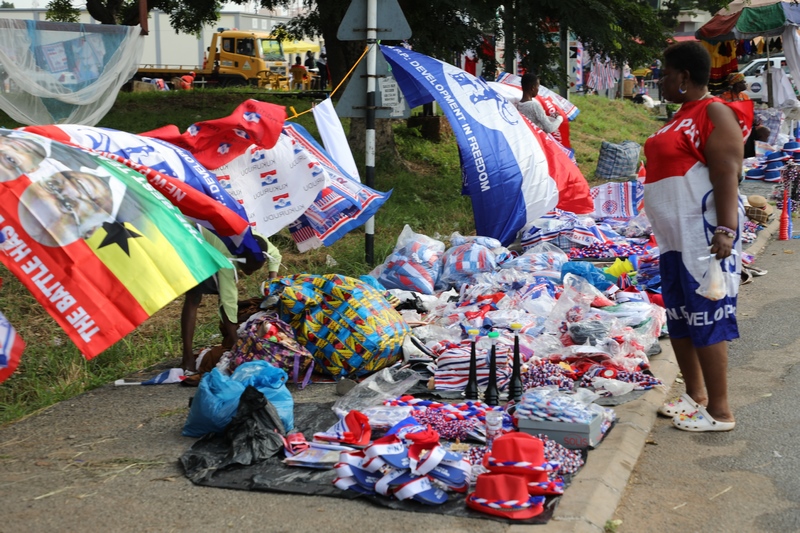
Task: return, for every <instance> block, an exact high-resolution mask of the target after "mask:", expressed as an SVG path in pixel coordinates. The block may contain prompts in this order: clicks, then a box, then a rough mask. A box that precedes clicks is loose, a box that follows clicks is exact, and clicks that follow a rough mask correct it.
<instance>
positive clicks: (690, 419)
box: [672, 405, 736, 432]
mask: <svg viewBox="0 0 800 533" xmlns="http://www.w3.org/2000/svg"><path fill="white" fill-rule="evenodd" d="M672 425H673V426H675V427H676V428H678V429H680V430H683V431H695V432H700V431H730V430H732V429H733V428H734V427H736V422H721V421H718V420H714V418H712V417H711V415H709V414H708V411H706V408H705V407H703V406H702V405H698V406H697V411H695V412H694V413H691V414H682V415H675V416H674V417H673V418H672Z"/></svg>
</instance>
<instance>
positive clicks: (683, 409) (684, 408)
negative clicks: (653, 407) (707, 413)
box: [658, 393, 700, 418]
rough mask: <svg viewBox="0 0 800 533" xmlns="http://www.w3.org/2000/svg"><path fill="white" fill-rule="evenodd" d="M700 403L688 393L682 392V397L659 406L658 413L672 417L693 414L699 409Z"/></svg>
mask: <svg viewBox="0 0 800 533" xmlns="http://www.w3.org/2000/svg"><path fill="white" fill-rule="evenodd" d="M699 405H700V404H698V403H697V402H695V401H694V400H692V397H691V396H689V395H688V394H685V393H684V394H682V395H681V396H680V398H678V399H676V400H672V401H670V402H666V403H664V404H662V405H661V407H659V408H658V414H660V415H663V416H668V417H670V418H672V417H674V416H677V415H687V414H692V413H693V412H695V411H697V408H698V407H699Z"/></svg>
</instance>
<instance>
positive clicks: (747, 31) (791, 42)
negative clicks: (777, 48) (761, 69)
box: [695, 0, 800, 106]
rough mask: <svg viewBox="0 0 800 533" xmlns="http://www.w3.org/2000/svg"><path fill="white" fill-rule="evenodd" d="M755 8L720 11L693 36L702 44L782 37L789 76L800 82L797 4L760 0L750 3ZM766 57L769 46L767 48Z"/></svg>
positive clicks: (799, 16) (798, 8)
mask: <svg viewBox="0 0 800 533" xmlns="http://www.w3.org/2000/svg"><path fill="white" fill-rule="evenodd" d="M753 1H754V2H755V4H756V5H753V4H751V5H750V6H744V7H741V8H740V7H739V6H738V5H736V6H733V7H730V6H729V10H730V9H739V10H738V11H736V12H734V13H730V14H722V13H723V12H722V11H720V12H719V13H718V14H716V15H714V16H713V17H712V18H711V20H709V21H708V22H706V23H705V24H703V25H702V26H701V27H700V28H699V29H698V30H697V31H696V32H695V36H696V37H697V38H698V39H701V40H703V41H708V42H712V43H717V42H721V41H730V40H741V39H753V38H755V37H778V36H782V37H783V47H784V52H785V54H786V63H787V65H788V66H789V71H790V72H791V74H792V77H793V78H794V79H796V80H800V39H798V35H797V31H796V29H797V26H800V4H795V3H790V2H774V3H771V4H763V5H758V4H761V3H762V1H763V0H753ZM767 58H769V47H767ZM767 85H768V87H771V86H772V79H771V76H769V77H768V78H767ZM767 94H768V100H769V105H770V106H772V100H773V94H772V89H771V88H770V89H769V90H768V91H767Z"/></svg>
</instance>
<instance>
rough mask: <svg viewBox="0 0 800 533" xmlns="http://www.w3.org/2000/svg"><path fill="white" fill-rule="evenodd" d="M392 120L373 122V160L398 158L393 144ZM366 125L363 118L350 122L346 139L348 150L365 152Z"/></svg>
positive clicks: (398, 155)
mask: <svg viewBox="0 0 800 533" xmlns="http://www.w3.org/2000/svg"><path fill="white" fill-rule="evenodd" d="M393 123H394V120H392V119H376V120H375V158H376V160H377V159H378V157H379V156H382V157H391V158H399V157H400V154H399V153H398V152H397V146H396V145H395V143H394V131H392V124H393ZM366 136H367V123H366V120H364V119H363V118H354V119H351V120H350V135H349V136H348V138H347V141H348V143H349V144H350V148H351V149H353V150H355V151H357V152H362V153H363V152H364V151H365V150H366V142H367V140H366Z"/></svg>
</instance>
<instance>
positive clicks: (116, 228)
mask: <svg viewBox="0 0 800 533" xmlns="http://www.w3.org/2000/svg"><path fill="white" fill-rule="evenodd" d="M103 229H104V230H106V236H105V237H103V242H101V243H100V246H98V247H97V248H98V249H100V248H103V247H104V246H110V245H112V244H116V245H117V246H119V247H120V248H122V251H123V252H125V254H126V255H127V256H128V257H130V255H131V252H130V249H129V248H128V239H135V238H137V237H141V236H142V235H141V234H139V233H136V232H135V231H133V230H132V229H130V228H126V227H125V225H124V224H122V223H120V222H116V221H115V222H104V223H103Z"/></svg>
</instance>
